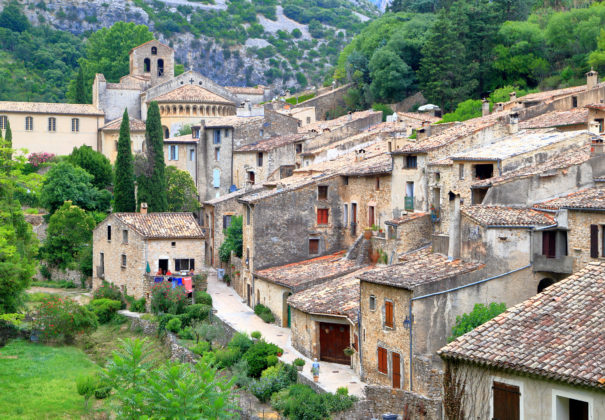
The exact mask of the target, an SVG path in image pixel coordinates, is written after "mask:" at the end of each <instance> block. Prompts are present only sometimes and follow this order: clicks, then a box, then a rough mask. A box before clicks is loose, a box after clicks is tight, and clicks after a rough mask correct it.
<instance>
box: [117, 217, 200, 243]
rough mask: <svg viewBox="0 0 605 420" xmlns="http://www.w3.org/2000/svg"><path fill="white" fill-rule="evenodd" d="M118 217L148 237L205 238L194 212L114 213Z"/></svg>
mask: <svg viewBox="0 0 605 420" xmlns="http://www.w3.org/2000/svg"><path fill="white" fill-rule="evenodd" d="M113 215H114V216H115V217H116V219H118V220H120V221H121V222H122V223H125V224H127V225H128V226H130V227H131V228H132V229H133V230H135V231H136V232H138V233H139V234H141V235H142V236H144V237H146V238H148V239H172V238H174V239H179V238H180V239H198V238H199V239H203V238H204V233H203V231H202V228H201V227H200V225H199V224H198V223H197V221H196V220H195V218H194V217H193V213H148V214H142V213H113Z"/></svg>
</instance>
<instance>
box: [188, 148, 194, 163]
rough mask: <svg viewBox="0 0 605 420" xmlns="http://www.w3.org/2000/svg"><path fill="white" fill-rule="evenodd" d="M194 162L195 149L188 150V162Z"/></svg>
mask: <svg viewBox="0 0 605 420" xmlns="http://www.w3.org/2000/svg"><path fill="white" fill-rule="evenodd" d="M194 160H195V149H189V161H190V162H193V161H194Z"/></svg>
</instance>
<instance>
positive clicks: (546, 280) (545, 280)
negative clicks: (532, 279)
mask: <svg viewBox="0 0 605 420" xmlns="http://www.w3.org/2000/svg"><path fill="white" fill-rule="evenodd" d="M553 284H555V281H554V280H553V279H551V278H549V277H546V278H543V279H542V280H540V283H538V293H542V292H543V291H544V289H546V288H547V287H549V286H552V285H553Z"/></svg>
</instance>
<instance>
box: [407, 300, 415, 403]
mask: <svg viewBox="0 0 605 420" xmlns="http://www.w3.org/2000/svg"><path fill="white" fill-rule="evenodd" d="M413 300H414V299H410V301H409V303H408V308H409V313H408V319H409V320H410V392H414V374H413V373H412V371H413V369H412V359H413V357H412V354H413V353H412V351H413V345H412V340H413V339H414V334H413V332H412V329H413V328H414V322H413V321H412V301H413Z"/></svg>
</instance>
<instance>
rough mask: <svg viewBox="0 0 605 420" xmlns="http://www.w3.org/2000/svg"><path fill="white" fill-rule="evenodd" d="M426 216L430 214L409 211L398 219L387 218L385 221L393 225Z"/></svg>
mask: <svg viewBox="0 0 605 420" xmlns="http://www.w3.org/2000/svg"><path fill="white" fill-rule="evenodd" d="M425 216H428V213H420V212H419V213H407V214H404V215H403V216H401V217H398V218H397V219H391V220H387V221H386V222H385V223H386V224H387V225H391V226H399V225H403V224H404V223H407V222H411V221H412V220H416V219H420V218H421V217H425Z"/></svg>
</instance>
